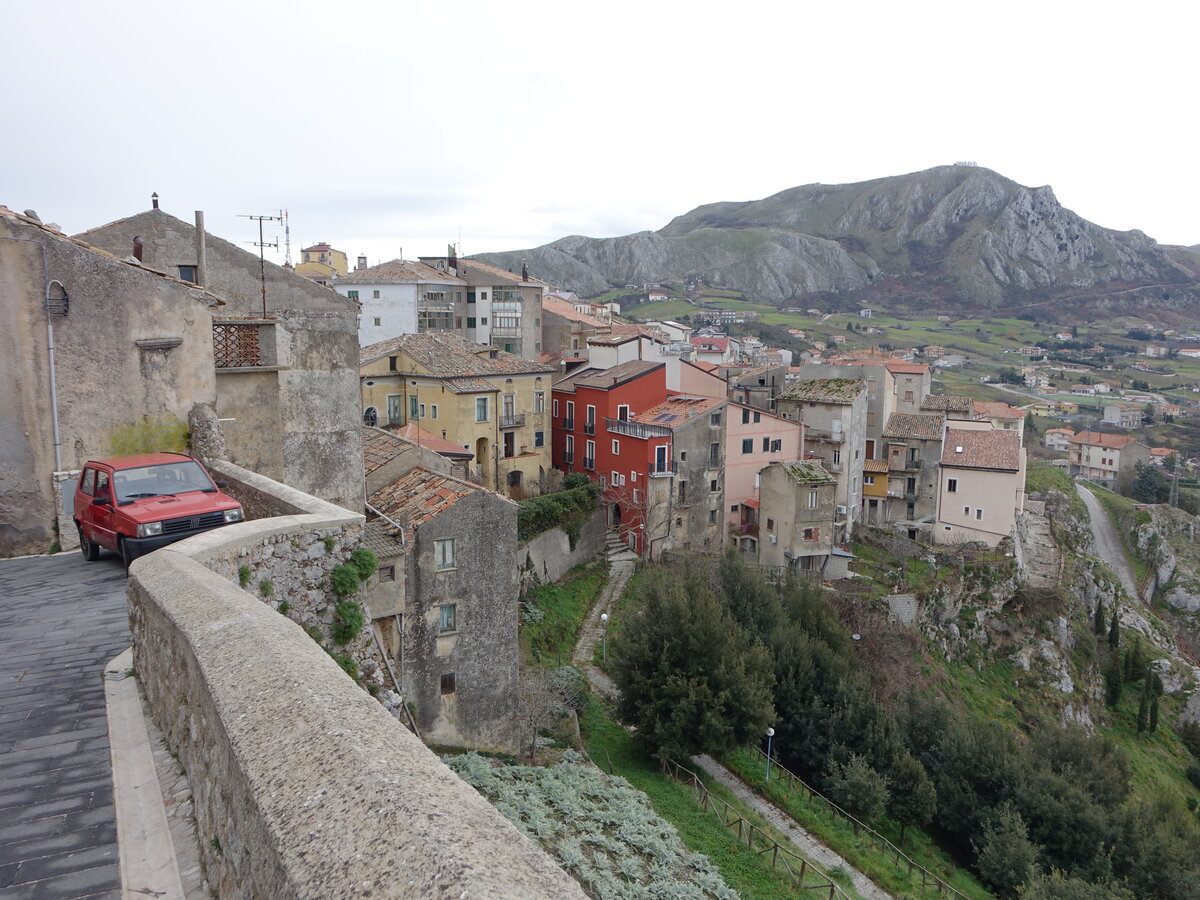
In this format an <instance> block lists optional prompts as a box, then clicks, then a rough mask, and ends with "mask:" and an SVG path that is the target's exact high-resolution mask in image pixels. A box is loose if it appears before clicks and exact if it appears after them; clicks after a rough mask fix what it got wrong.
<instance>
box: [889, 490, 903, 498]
mask: <svg viewBox="0 0 1200 900" xmlns="http://www.w3.org/2000/svg"><path fill="white" fill-rule="evenodd" d="M887 495H888V496H889V497H891V498H892V499H893V500H903V499H904V491H888V492H887Z"/></svg>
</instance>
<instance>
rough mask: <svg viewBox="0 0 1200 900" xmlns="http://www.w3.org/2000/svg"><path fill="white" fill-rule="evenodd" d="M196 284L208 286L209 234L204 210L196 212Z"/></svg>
mask: <svg viewBox="0 0 1200 900" xmlns="http://www.w3.org/2000/svg"><path fill="white" fill-rule="evenodd" d="M196 284H200V285H206V284H208V233H207V232H206V231H205V230H204V210H202V209H198V210H196Z"/></svg>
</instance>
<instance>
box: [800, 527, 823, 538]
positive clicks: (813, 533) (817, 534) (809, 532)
mask: <svg viewBox="0 0 1200 900" xmlns="http://www.w3.org/2000/svg"><path fill="white" fill-rule="evenodd" d="M802 537H803V540H806V541H817V540H820V539H821V529H819V528H805V529H804V532H803V535H802Z"/></svg>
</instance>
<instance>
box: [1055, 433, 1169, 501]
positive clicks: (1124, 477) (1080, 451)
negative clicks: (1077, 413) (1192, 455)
mask: <svg viewBox="0 0 1200 900" xmlns="http://www.w3.org/2000/svg"><path fill="white" fill-rule="evenodd" d="M1067 454H1068V455H1067V464H1068V471H1069V472H1070V474H1071V475H1073V476H1075V477H1078V478H1083V479H1086V480H1087V481H1094V482H1096V483H1098V484H1101V485H1103V486H1104V487H1107V488H1111V489H1112V490H1114V491H1122V490H1124V489H1125V488H1126V487H1128V485H1129V482H1130V480H1131V479H1132V478H1133V476H1134V474H1135V471H1136V466H1137V464H1138V463H1139V462H1143V463H1148V462H1150V460H1151V458H1152V457H1151V455H1150V448H1149V447H1147V446H1146V445H1145V444H1143V443H1141V442H1140V441H1137V440H1134V438H1133V436H1132V435H1128V434H1104V433H1102V432H1099V431H1081V432H1079V433H1078V434H1076V435H1075V436H1074V437H1073V438H1071V440H1070V441H1069V442H1068V445H1067Z"/></svg>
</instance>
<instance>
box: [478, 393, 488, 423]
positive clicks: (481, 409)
mask: <svg viewBox="0 0 1200 900" xmlns="http://www.w3.org/2000/svg"><path fill="white" fill-rule="evenodd" d="M487 420H488V398H487V397H476V398H475V421H476V422H486V421H487Z"/></svg>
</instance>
